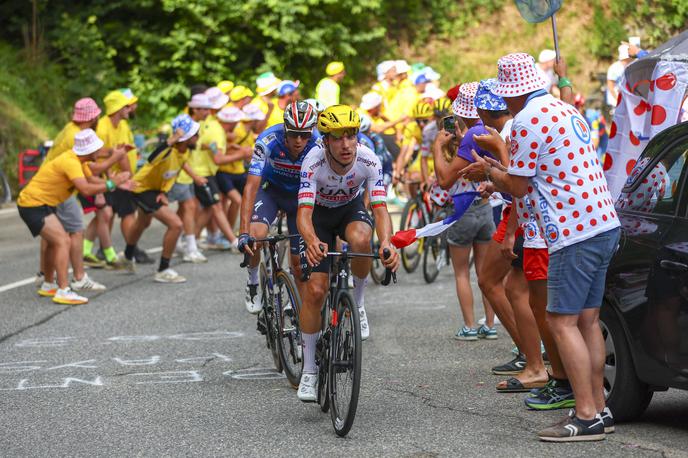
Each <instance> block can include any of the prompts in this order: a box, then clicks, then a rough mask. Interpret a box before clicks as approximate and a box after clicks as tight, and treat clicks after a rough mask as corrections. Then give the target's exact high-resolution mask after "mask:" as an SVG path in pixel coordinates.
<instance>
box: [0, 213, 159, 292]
mask: <svg viewBox="0 0 688 458" xmlns="http://www.w3.org/2000/svg"><path fill="white" fill-rule="evenodd" d="M8 210H13V209H8ZM2 211H4V210H0V212H2ZM161 251H162V247H161V246H158V247H155V248H151V249H149V250H146V253H148V254H155V253H160V252H161ZM69 273H72V269H69ZM35 278H36V277H30V278H25V279H23V280H17V281H15V282H12V283H8V284H6V285H3V286H0V293H4V292H5V291H9V290H12V289H15V288H20V287H22V286H26V285H30V284H31V283H33V281H34V279H35Z"/></svg>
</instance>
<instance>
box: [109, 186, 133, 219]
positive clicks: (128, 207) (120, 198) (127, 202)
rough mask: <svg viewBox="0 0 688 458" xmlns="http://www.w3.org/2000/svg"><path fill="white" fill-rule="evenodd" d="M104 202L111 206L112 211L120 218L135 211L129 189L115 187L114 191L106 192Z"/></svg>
mask: <svg viewBox="0 0 688 458" xmlns="http://www.w3.org/2000/svg"><path fill="white" fill-rule="evenodd" d="M105 202H107V204H108V205H109V206H111V207H112V211H113V212H115V214H116V215H117V216H119V217H120V218H124V217H125V216H127V215H131V214H132V213H134V212H135V211H136V205H134V200H133V198H132V193H131V191H124V190H122V189H115V190H114V191H110V192H106V193H105Z"/></svg>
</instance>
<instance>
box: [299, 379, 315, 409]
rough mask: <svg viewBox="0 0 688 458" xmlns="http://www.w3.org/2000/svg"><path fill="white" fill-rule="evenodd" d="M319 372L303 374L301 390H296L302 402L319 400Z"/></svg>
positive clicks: (300, 384)
mask: <svg viewBox="0 0 688 458" xmlns="http://www.w3.org/2000/svg"><path fill="white" fill-rule="evenodd" d="M317 387H318V374H302V375H301V382H300V383H299V390H298V391H297V392H296V396H298V398H299V400H300V401H301V402H315V401H317V400H318V391H317V390H318V388H317Z"/></svg>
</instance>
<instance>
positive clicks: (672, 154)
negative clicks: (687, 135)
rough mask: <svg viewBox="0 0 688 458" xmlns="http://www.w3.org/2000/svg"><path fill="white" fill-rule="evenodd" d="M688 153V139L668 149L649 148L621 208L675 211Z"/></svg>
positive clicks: (633, 174) (619, 203) (635, 170)
mask: <svg viewBox="0 0 688 458" xmlns="http://www.w3.org/2000/svg"><path fill="white" fill-rule="evenodd" d="M687 157H688V140H686V141H681V142H679V143H676V144H674V145H672V146H671V147H669V148H668V149H663V150H659V149H657V148H654V149H652V150H647V151H645V152H644V153H643V155H642V156H641V159H640V160H639V161H638V163H637V164H636V166H635V167H634V168H633V171H632V172H631V175H630V176H629V177H628V180H627V182H626V186H625V187H624V189H623V191H622V192H621V195H620V196H619V200H618V201H617V203H616V207H617V208H618V209H619V210H633V211H640V212H646V213H655V214H661V215H674V214H675V212H676V208H677V205H678V201H679V192H680V189H679V185H680V183H681V174H682V173H683V170H684V168H685V165H686V158H687Z"/></svg>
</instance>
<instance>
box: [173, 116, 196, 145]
mask: <svg viewBox="0 0 688 458" xmlns="http://www.w3.org/2000/svg"><path fill="white" fill-rule="evenodd" d="M200 128H201V125H200V124H199V123H197V122H196V121H194V120H193V119H191V116H189V115H188V114H186V113H184V114H180V115H179V116H177V117H176V118H174V119H173V120H172V132H176V131H177V130H178V129H181V130H182V131H184V135H183V136H182V137H181V138H180V139H179V140H177V141H178V142H185V141H187V140H188V139H190V138H191V137H193V136H194V135H196V134H197V133H198V129H200Z"/></svg>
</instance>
